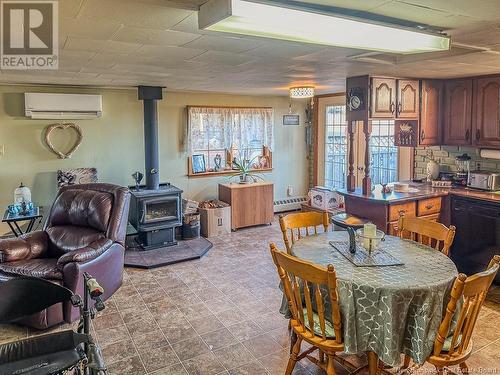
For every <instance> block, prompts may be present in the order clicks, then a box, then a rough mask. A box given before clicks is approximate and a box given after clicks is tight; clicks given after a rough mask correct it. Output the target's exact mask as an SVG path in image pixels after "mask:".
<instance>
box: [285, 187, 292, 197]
mask: <svg viewBox="0 0 500 375" xmlns="http://www.w3.org/2000/svg"><path fill="white" fill-rule="evenodd" d="M286 195H288V196H289V197H292V196H293V186H292V185H288V188H287V189H286Z"/></svg>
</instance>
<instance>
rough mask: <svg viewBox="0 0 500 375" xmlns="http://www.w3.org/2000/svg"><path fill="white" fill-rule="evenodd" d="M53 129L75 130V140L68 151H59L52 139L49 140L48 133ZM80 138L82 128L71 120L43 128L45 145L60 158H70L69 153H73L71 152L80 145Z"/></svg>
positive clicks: (81, 136) (81, 137)
mask: <svg viewBox="0 0 500 375" xmlns="http://www.w3.org/2000/svg"><path fill="white" fill-rule="evenodd" d="M55 129H61V130H66V129H72V130H73V131H75V132H76V141H75V143H74V145H73V146H71V147H70V149H69V150H68V151H66V152H62V151H59V150H57V149H56V148H55V146H54V145H53V144H52V141H51V140H50V135H51V134H52V132H53V131H54V130H55ZM82 139H83V133H82V129H81V128H80V127H79V126H78V125H76V124H74V123H71V122H69V123H64V124H51V125H49V126H47V127H46V128H45V143H46V145H47V147H48V148H49V149H50V151H52V152H53V153H54V154H56V155H57V156H58V157H59V158H60V159H68V158H70V157H71V155H73V153H74V152H75V151H76V150H77V149H78V147H80V145H81V143H82Z"/></svg>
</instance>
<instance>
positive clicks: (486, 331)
mask: <svg viewBox="0 0 500 375" xmlns="http://www.w3.org/2000/svg"><path fill="white" fill-rule="evenodd" d="M211 240H212V242H213V244H214V247H213V249H212V250H211V251H210V252H209V253H208V254H207V255H206V256H205V257H204V258H202V259H201V260H198V261H192V262H187V263H180V264H176V265H171V266H167V267H164V268H159V269H155V270H151V271H149V270H137V269H126V270H125V280H124V284H123V286H122V287H121V289H120V290H119V291H118V293H116V294H115V296H113V298H112V299H111V300H110V301H108V302H107V308H106V310H105V311H104V312H103V313H102V314H100V315H99V316H98V317H97V318H96V319H95V320H94V333H95V337H96V338H97V340H98V342H99V344H100V345H101V347H102V350H103V353H104V356H105V359H106V361H107V364H108V366H109V370H110V373H111V374H116V375H128V374H152V375H153V374H155V375H160V374H165V375H180V374H183V375H186V374H190V375H212V374H226V375H227V374H231V375H244V374H247V375H261V374H262V375H270V374H272V375H274V374H280V375H281V374H283V373H284V368H285V366H286V362H287V360H288V353H289V349H288V343H289V336H288V331H287V324H288V322H287V320H285V319H284V318H283V316H282V315H281V314H279V312H278V308H279V306H280V302H281V293H280V291H279V290H278V289H277V285H278V278H277V275H276V271H275V269H274V266H273V264H272V261H271V257H270V254H269V250H268V244H269V242H271V241H274V242H276V243H278V244H279V246H280V247H281V248H284V247H283V243H282V239H281V233H280V231H279V226H278V225H277V224H276V223H274V224H273V225H272V226H264V227H257V228H251V229H244V230H239V231H237V232H235V233H231V234H229V235H225V236H221V237H218V238H212V239H211ZM499 323H500V288H496V289H494V290H493V291H492V293H490V296H489V300H488V301H487V302H486V304H485V306H484V308H483V310H482V312H481V317H480V320H479V323H478V325H477V327H476V332H475V348H474V350H475V352H474V354H473V355H472V357H471V359H470V360H469V361H468V363H469V368H470V369H471V372H472V371H474V372H482V373H486V374H488V373H496V372H497V370H498V369H497V366H498V367H500V363H499V360H498V353H499V352H500V330H499V329H498V324H499ZM63 328H67V327H63ZM58 329H61V328H58ZM33 334H38V332H33V331H31V330H27V329H25V328H21V327H17V326H0V343H1V342H6V341H11V340H15V339H19V338H20V337H26V336H28V335H33ZM355 359H356V358H355ZM356 360H357V361H358V362H359V363H362V362H363V361H364V358H360V359H356ZM426 370H431V371H432V369H431V368H428V367H423V368H421V369H420V370H419V371H421V372H422V373H424V371H425V372H427V371H426ZM321 373H323V372H322V371H320V370H319V369H317V368H316V367H315V366H314V365H312V364H311V363H308V362H307V361H302V362H301V363H299V364H298V365H297V366H296V370H295V372H294V374H307V375H312V374H321ZM337 373H338V374H339V375H343V374H346V371H345V370H344V369H343V368H342V367H340V366H337Z"/></svg>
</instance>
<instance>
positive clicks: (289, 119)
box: [283, 115, 300, 126]
mask: <svg viewBox="0 0 500 375" xmlns="http://www.w3.org/2000/svg"><path fill="white" fill-rule="evenodd" d="M283 125H291V126H297V125H300V116H299V115H283Z"/></svg>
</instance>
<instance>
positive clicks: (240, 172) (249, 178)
mask: <svg viewBox="0 0 500 375" xmlns="http://www.w3.org/2000/svg"><path fill="white" fill-rule="evenodd" d="M240 155H241V153H240ZM256 159H258V156H255V157H253V158H252V159H248V158H246V157H242V158H241V160H238V159H236V158H235V159H233V164H232V165H233V170H234V171H235V173H233V174H232V175H231V176H230V177H229V179H233V178H235V177H238V178H239V183H240V184H247V183H250V182H256V181H257V180H261V181H264V178H263V177H262V176H260V175H259V174H257V173H255V172H253V169H252V166H253V164H254V161H255V160H256Z"/></svg>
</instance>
